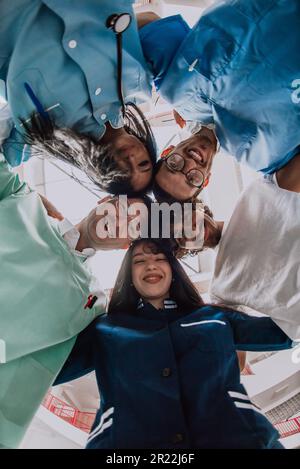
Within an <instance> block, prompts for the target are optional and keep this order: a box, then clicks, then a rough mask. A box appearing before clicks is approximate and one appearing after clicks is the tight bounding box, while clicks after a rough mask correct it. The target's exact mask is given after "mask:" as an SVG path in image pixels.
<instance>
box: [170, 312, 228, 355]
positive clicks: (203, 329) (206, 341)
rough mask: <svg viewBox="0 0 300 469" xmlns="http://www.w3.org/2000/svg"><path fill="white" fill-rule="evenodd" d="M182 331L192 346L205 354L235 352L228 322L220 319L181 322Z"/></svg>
mask: <svg viewBox="0 0 300 469" xmlns="http://www.w3.org/2000/svg"><path fill="white" fill-rule="evenodd" d="M179 327H180V329H181V330H182V331H183V333H184V334H185V336H186V337H187V339H188V341H189V342H190V344H191V345H192V346H194V347H196V348H197V349H198V350H201V351H203V352H206V351H207V352H213V351H215V352H225V351H232V350H234V346H233V337H232V331H231V328H230V326H229V325H228V323H227V322H225V321H222V320H218V319H202V320H199V321H197V320H195V321H187V322H183V321H182V322H180V324H179Z"/></svg>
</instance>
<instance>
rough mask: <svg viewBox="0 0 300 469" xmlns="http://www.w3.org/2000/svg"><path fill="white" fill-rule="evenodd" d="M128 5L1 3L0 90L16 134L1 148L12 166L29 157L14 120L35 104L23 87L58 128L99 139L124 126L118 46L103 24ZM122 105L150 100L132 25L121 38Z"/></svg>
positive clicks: (93, 0) (112, 1)
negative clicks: (110, 129) (1, 83)
mask: <svg viewBox="0 0 300 469" xmlns="http://www.w3.org/2000/svg"><path fill="white" fill-rule="evenodd" d="M132 3H133V1H132V0H109V1H108V0H101V1H98V0H85V1H84V2H83V1H82V0H72V1H69V0H68V1H59V0H43V1H42V0H35V1H33V0H14V1H13V2H11V0H1V2H0V18H1V22H0V38H1V41H0V80H3V81H4V82H5V84H6V87H5V90H3V87H1V88H0V92H1V93H2V95H3V94H4V97H5V98H6V99H7V100H8V102H9V105H10V107H11V111H12V116H13V119H14V124H15V126H16V127H15V130H14V131H13V132H12V133H11V135H10V138H9V139H8V140H7V142H6V144H5V145H4V153H5V157H6V159H7V160H8V161H9V163H10V164H11V165H13V166H17V165H19V164H20V163H22V161H26V160H27V159H28V158H29V157H30V153H29V151H30V149H29V148H28V147H26V146H24V141H23V133H24V132H23V128H22V126H21V125H20V119H24V120H27V119H30V116H31V114H32V113H33V112H36V107H35V105H34V104H33V102H32V100H31V99H30V97H29V95H28V93H27V92H26V90H25V86H24V84H25V83H28V84H29V85H30V87H31V88H32V90H33V92H34V94H35V95H36V96H37V98H38V100H39V101H40V102H41V104H42V106H43V108H44V109H45V110H47V111H48V112H49V114H50V117H52V118H53V120H54V121H55V123H56V125H57V126H58V127H67V128H72V129H74V130H75V131H78V132H79V133H84V134H87V135H91V136H93V137H94V138H95V139H100V138H101V137H102V136H103V134H104V132H105V129H106V127H105V123H107V122H110V124H111V125H112V127H115V128H118V127H122V126H123V124H124V122H123V118H122V114H121V106H120V101H119V98H118V92H117V46H116V37H115V33H114V32H113V31H112V30H110V29H107V27H106V20H107V18H108V17H109V16H110V15H112V14H114V13H119V14H120V13H124V12H128V13H130V14H131V16H132V18H134V12H133V8H132ZM122 84H123V93H124V97H125V101H133V102H135V103H137V104H138V103H141V102H144V101H145V100H148V99H149V98H151V90H152V74H151V72H150V70H149V68H148V67H147V64H146V62H145V59H144V56H143V52H142V48H141V44H140V41H139V35H138V30H137V25H136V21H134V20H133V21H131V24H130V26H129V28H128V29H127V30H126V31H125V32H124V33H123V80H122Z"/></svg>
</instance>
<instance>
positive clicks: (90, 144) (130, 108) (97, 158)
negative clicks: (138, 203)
mask: <svg viewBox="0 0 300 469" xmlns="http://www.w3.org/2000/svg"><path fill="white" fill-rule="evenodd" d="M124 121H125V124H124V129H125V130H126V131H127V132H128V133H129V134H130V135H134V136H135V137H137V138H138V139H139V140H140V141H141V142H142V143H143V145H144V146H145V148H146V150H147V151H148V153H149V156H150V160H151V163H152V166H153V168H154V165H155V162H156V143H155V139H154V136H153V133H152V130H151V127H150V124H149V123H148V121H147V119H146V117H145V116H144V114H143V113H142V111H141V110H140V109H139V107H138V106H137V105H136V104H135V103H132V102H129V103H126V111H125V116H124ZM21 123H22V126H23V128H24V129H25V143H27V144H28V145H30V146H32V154H33V155H36V156H40V157H44V158H57V159H59V160H61V161H63V162H65V163H68V164H70V165H72V166H75V167H76V168H78V169H80V170H82V171H83V172H84V173H85V174H86V175H87V176H88V177H89V179H90V180H91V181H92V182H93V183H94V184H95V186H97V187H98V188H99V189H100V190H102V191H105V192H109V193H111V194H114V195H120V194H127V195H128V196H129V197H132V196H137V195H139V193H137V192H135V191H134V190H133V188H132V186H131V183H130V174H128V173H125V172H124V171H122V170H120V169H119V167H118V165H117V163H116V162H115V160H114V158H113V157H114V149H113V145H112V144H111V143H108V144H103V143H101V140H99V141H97V140H96V139H95V138H93V137H92V136H90V135H86V134H81V133H79V132H77V131H76V130H75V129H68V128H58V127H57V126H56V125H55V123H54V122H53V120H52V119H51V118H50V116H49V115H48V114H47V113H45V112H43V113H41V112H38V113H34V114H32V116H31V119H30V121H24V120H22V121H21ZM151 185H152V181H151V182H150V183H149V185H148V187H146V188H145V189H144V190H143V191H142V192H143V193H145V192H148V191H149V190H150V188H151Z"/></svg>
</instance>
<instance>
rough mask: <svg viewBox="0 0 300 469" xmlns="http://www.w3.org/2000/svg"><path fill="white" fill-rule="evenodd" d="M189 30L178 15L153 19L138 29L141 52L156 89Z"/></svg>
mask: <svg viewBox="0 0 300 469" xmlns="http://www.w3.org/2000/svg"><path fill="white" fill-rule="evenodd" d="M189 31H190V27H189V26H188V24H187V23H186V22H185V21H184V20H183V18H182V16H180V15H175V16H169V17H167V18H162V19H161V20H157V21H153V22H152V23H149V24H147V25H146V26H143V27H142V28H141V29H140V30H139V35H140V40H141V44H142V48H143V53H144V56H145V59H146V61H147V64H148V65H149V67H150V68H151V71H152V73H153V75H154V83H155V86H156V89H157V90H159V87H160V84H161V82H162V80H163V78H164V76H165V73H166V71H167V70H168V68H169V65H170V63H171V61H172V59H173V57H174V55H175V54H176V52H177V50H178V48H179V47H180V45H181V43H182V41H183V40H184V39H185V37H186V36H187V34H188V32H189Z"/></svg>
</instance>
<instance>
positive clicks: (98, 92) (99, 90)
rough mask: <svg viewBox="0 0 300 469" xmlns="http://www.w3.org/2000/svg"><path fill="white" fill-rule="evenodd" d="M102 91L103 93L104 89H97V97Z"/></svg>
mask: <svg viewBox="0 0 300 469" xmlns="http://www.w3.org/2000/svg"><path fill="white" fill-rule="evenodd" d="M101 91H102V89H101V88H97V89H96V91H95V95H96V96H98V94H100V93H101Z"/></svg>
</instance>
